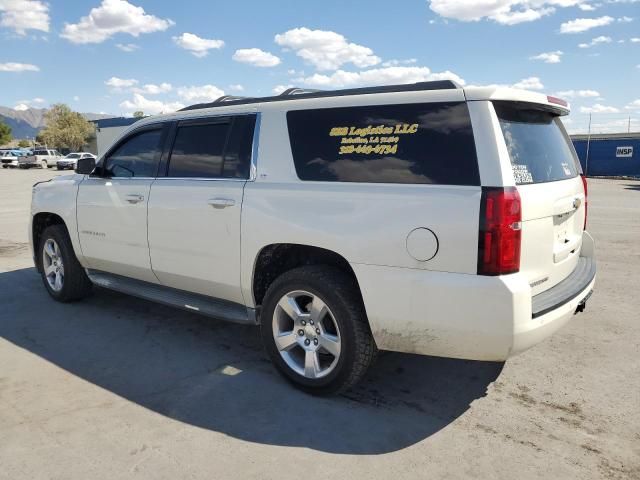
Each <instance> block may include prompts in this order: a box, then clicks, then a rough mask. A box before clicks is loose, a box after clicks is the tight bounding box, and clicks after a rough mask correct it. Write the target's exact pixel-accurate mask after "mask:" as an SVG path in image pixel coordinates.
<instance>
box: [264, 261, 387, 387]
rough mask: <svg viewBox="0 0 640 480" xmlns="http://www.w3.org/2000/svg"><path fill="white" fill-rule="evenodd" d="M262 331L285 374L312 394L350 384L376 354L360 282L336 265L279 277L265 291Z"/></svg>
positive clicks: (298, 271)
mask: <svg viewBox="0 0 640 480" xmlns="http://www.w3.org/2000/svg"><path fill="white" fill-rule="evenodd" d="M261 335H262V341H263V344H264V346H265V349H266V350H267V353H268V354H269V356H270V358H271V360H272V362H273V363H274V365H275V366H276V367H277V369H278V370H279V371H280V373H282V374H283V375H284V377H285V378H286V379H287V380H289V381H290V382H292V383H293V384H294V385H296V386H297V387H299V388H301V389H302V390H304V391H306V392H309V393H312V394H320V395H322V394H331V393H339V392H341V391H343V390H346V389H347V388H349V387H351V386H352V385H354V384H355V383H356V382H357V381H358V380H360V379H361V378H362V376H363V375H364V374H365V372H366V371H367V369H368V367H369V365H370V364H371V363H372V361H373V359H374V357H375V353H376V347H375V343H374V341H373V338H372V336H371V332H370V331H369V326H368V322H367V318H366V314H365V311H364V306H363V304H362V299H361V297H360V293H359V291H358V288H357V285H356V284H355V281H354V280H353V279H352V278H351V277H350V276H349V275H347V274H345V273H344V272H342V271H341V270H339V269H336V268H333V267H326V266H306V267H300V268H296V269H294V270H290V271H289V272H286V273H284V274H283V275H282V276H280V277H279V278H277V279H276V280H275V281H274V282H273V284H272V285H271V286H270V287H269V289H268V291H267V293H266V296H265V301H264V304H263V308H262V313H261Z"/></svg>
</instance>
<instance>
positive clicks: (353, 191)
mask: <svg viewBox="0 0 640 480" xmlns="http://www.w3.org/2000/svg"><path fill="white" fill-rule="evenodd" d="M346 100H350V101H351V102H353V101H354V99H353V98H351V99H339V100H338V101H340V102H345V101H346ZM358 100H362V99H358ZM408 100H412V101H416V100H413V99H408ZM408 100H407V99H406V98H403V101H404V102H407V101H408ZM444 100H449V99H444ZM444 100H443V101H444ZM422 101H425V100H422ZM292 103H293V102H292ZM302 103H303V102H302V101H300V102H295V104H296V108H305V106H304V105H301V104H302ZM385 103H394V102H392V101H387V102H385ZM397 103H402V102H400V101H398V102H397ZM306 108H309V107H308V106H307V107H306ZM480 194H481V189H480V187H479V186H471V187H469V186H444V185H399V184H373V183H338V182H310V181H305V182H303V181H301V180H299V179H298V176H297V174H296V171H295V167H294V163H293V158H292V153H291V147H290V143H289V136H288V130H287V123H286V111H279V109H277V108H269V106H266V107H264V108H263V110H262V128H261V131H260V141H259V152H258V162H257V180H256V181H255V182H248V183H247V184H246V186H245V193H244V199H243V206H242V220H241V229H242V260H241V262H242V267H241V269H242V287H243V295H244V298H245V301H246V302H247V304H250V306H254V300H253V292H252V281H253V280H252V279H253V271H254V265H255V260H256V258H257V256H258V255H259V253H260V251H261V250H262V249H263V248H264V247H266V246H268V245H270V244H274V243H296V244H302V245H311V246H316V247H321V248H325V249H327V250H331V251H334V252H336V253H338V254H340V255H342V256H343V257H344V258H345V259H346V260H347V261H348V262H350V263H351V264H354V265H355V264H363V265H379V266H393V267H399V268H407V269H415V270H420V271H444V272H456V273H463V274H475V272H476V268H477V267H476V264H477V239H478V211H479V204H480ZM419 227H425V228H429V229H430V230H432V231H433V232H434V233H435V235H436V236H437V239H438V250H437V254H436V255H435V257H434V258H432V259H431V260H429V261H418V260H415V259H414V258H413V257H411V256H410V255H409V253H408V251H407V236H408V235H409V233H410V232H411V231H412V230H414V229H415V228H419ZM358 280H359V281H360V279H358ZM361 283H362V282H361Z"/></svg>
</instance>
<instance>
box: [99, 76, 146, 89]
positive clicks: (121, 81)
mask: <svg viewBox="0 0 640 480" xmlns="http://www.w3.org/2000/svg"><path fill="white" fill-rule="evenodd" d="M104 84H105V85H106V86H107V87H110V88H111V89H113V90H115V91H120V90H123V89H125V88H131V87H134V86H136V85H137V84H138V80H136V79H134V78H118V77H111V78H110V79H109V80H105V82H104Z"/></svg>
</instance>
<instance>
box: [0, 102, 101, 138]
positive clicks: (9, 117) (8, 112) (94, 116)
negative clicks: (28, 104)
mask: <svg viewBox="0 0 640 480" xmlns="http://www.w3.org/2000/svg"><path fill="white" fill-rule="evenodd" d="M46 112H47V109H46V108H28V109H26V110H14V109H13V108H9V107H2V106H0V121H3V122H5V123H6V124H7V125H9V126H10V127H11V136H12V137H13V138H35V136H36V135H37V134H38V132H39V131H40V130H42V129H43V128H44V127H45V125H46V122H45V119H44V114H45V113H46ZM82 116H83V117H84V118H86V119H87V120H99V119H102V118H111V117H113V115H103V114H100V113H83V114H82Z"/></svg>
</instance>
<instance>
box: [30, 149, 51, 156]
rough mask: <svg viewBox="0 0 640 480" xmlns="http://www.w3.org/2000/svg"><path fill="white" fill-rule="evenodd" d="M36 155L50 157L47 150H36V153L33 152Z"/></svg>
mask: <svg viewBox="0 0 640 480" xmlns="http://www.w3.org/2000/svg"><path fill="white" fill-rule="evenodd" d="M33 154H34V155H49V152H47V151H46V150H36V151H35V152H33Z"/></svg>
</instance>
